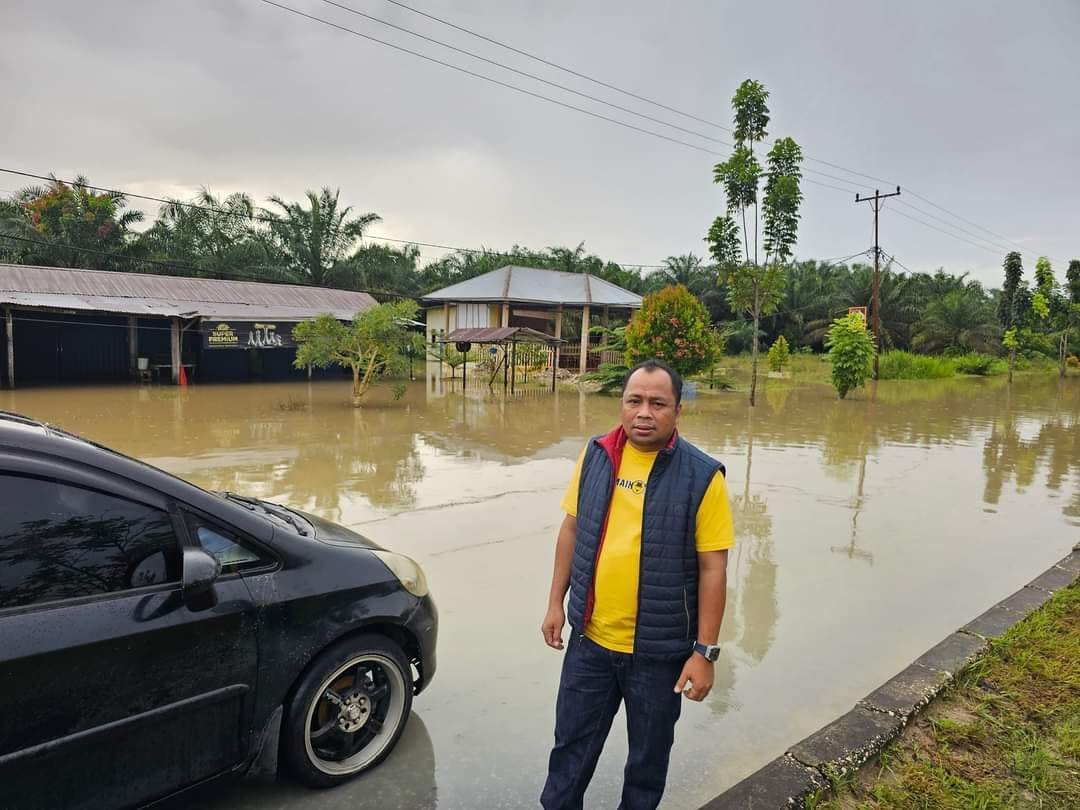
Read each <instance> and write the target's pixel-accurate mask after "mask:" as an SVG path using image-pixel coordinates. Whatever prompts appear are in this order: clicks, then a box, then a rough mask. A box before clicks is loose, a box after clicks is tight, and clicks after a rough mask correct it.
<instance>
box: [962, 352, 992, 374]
mask: <svg viewBox="0 0 1080 810" xmlns="http://www.w3.org/2000/svg"><path fill="white" fill-rule="evenodd" d="M953 363H954V364H955V365H956V373H957V374H974V375H976V376H978V377H989V376H991V375H993V374H1004V373H1005V363H1004V361H1002V360H999V359H998V358H996V357H993V356H992V355H989V354H980V353H979V352H968V353H967V354H961V355H959V356H958V357H954V358H953Z"/></svg>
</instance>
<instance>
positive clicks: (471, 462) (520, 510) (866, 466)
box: [0, 376, 1080, 808]
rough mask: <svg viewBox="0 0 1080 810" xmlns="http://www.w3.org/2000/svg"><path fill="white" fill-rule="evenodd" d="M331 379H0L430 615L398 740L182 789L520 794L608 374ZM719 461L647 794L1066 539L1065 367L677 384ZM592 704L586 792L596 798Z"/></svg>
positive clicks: (849, 684)
mask: <svg viewBox="0 0 1080 810" xmlns="http://www.w3.org/2000/svg"><path fill="white" fill-rule="evenodd" d="M347 393H348V386H347V383H340V382H327V383H318V384H313V385H307V384H287V385H242V386H241V385H237V386H218V387H211V386H203V387H192V388H190V389H187V390H177V389H172V388H152V389H151V388H142V389H140V388H136V387H116V388H78V389H37V390H33V389H27V390H20V391H3V392H0V408H4V409H8V410H15V411H18V412H21V413H25V414H28V415H31V416H34V417H37V418H40V419H44V420H47V421H50V422H53V423H56V424H58V425H60V426H62V427H64V428H67V429H69V430H72V431H74V432H76V433H80V434H82V435H85V436H87V437H89V438H91V439H94V440H96V441H98V442H101V443H103V444H106V445H109V446H112V447H115V448H117V449H119V450H121V451H123V452H125V453H128V454H130V455H133V456H137V457H139V458H142V459H145V460H146V461H148V462H150V463H152V464H155V465H158V466H160V467H163V468H164V469H166V470H169V471H170V472H173V473H175V474H177V475H179V476H182V477H184V478H186V479H188V480H191V481H193V482H194V483H196V484H199V485H201V486H204V487H209V488H213V489H232V490H236V491H238V492H241V493H245V494H249V495H254V496H258V497H262V498H268V499H271V500H275V501H279V502H281V503H287V504H290V505H293V506H297V507H299V508H302V509H306V510H309V511H312V512H315V513H318V514H320V515H323V516H326V517H328V518H331V519H333V520H336V521H339V522H341V523H343V524H345V525H347V526H350V527H352V528H355V529H357V530H359V531H361V532H363V533H365V534H368V535H370V536H371V537H373V538H374V539H376V540H378V541H379V542H381V543H383V544H385V545H388V546H390V547H392V548H394V549H395V550H399V551H401V552H403V553H406V554H409V555H411V556H413V557H415V558H416V559H417V560H419V561H420V562H421V563H422V564H423V565H424V567H425V569H426V571H427V574H428V578H429V580H430V582H431V587H432V591H433V593H434V595H435V599H436V601H437V603H438V605H439V609H440V615H441V636H440V644H439V672H438V674H437V676H436V678H435V681H434V683H433V684H432V686H431V688H430V689H429V690H428V691H427V692H425V693H424V694H423V695H422V696H421V697H420V698H419V699H418V700H417V701H416V704H415V707H414V708H415V714H416V716H415V717H413V720H412V722H411V723H410V726H409V728H408V729H407V730H406V734H405V737H404V738H403V741H402V744H401V747H400V748H399V749H398V750H397V751H396V752H395V754H394V756H393V757H391V759H390V760H389V761H388V762H387V763H385V765H384V766H382V767H381V768H380V769H379V770H378V771H377V772H376V773H374V774H372V775H371V776H369V777H367V778H365V779H361V780H359V781H357V782H355V783H354V784H351V785H348V786H346V787H343V788H340V789H338V790H336V791H333V792H331V793H325V792H324V793H311V792H308V791H305V790H302V789H300V788H296V787H294V786H292V785H289V784H285V785H270V786H259V785H237V786H231V787H227V788H224V789H222V791H221V793H220V798H215V797H209V798H207V799H206V800H205V803H203V804H202V805H200V806H202V807H207V808H209V807H230V808H264V807H266V808H268V807H275V808H277V807H314V806H316V805H318V806H320V807H350V808H390V807H403V808H423V807H436V806H437V807H440V808H496V807H500V808H502V807H505V808H517V807H535V806H536V804H537V796H538V795H539V791H540V787H541V785H542V782H543V779H544V775H545V767H546V758H547V753H548V749H549V745H550V742H551V739H552V725H553V719H554V718H553V712H554V709H553V701H554V697H555V690H556V685H557V678H558V669H559V665H560V655H559V654H558V653H556V652H554V651H552V650H549V649H548V648H546V647H545V646H544V644H543V642H542V641H541V638H540V633H539V624H540V620H541V618H542V616H543V612H544V607H545V603H546V595H547V589H548V585H549V582H550V570H551V563H552V551H553V546H554V540H555V531H556V526H557V525H558V523H559V521H560V520H561V517H562V515H561V513H560V511H559V500H560V496H561V493H562V489H563V487H564V486H565V483H566V479H567V477H568V476H569V474H570V472H571V469H572V466H573V462H574V459H575V458H576V456H577V453H578V451H579V450H580V448H581V446H582V443H583V442H584V441H585V440H586V438H587V437H588V436H590V435H593V434H596V433H600V432H603V431H606V430H608V429H609V428H610V427H611V426H612V425H613V424H614V422H615V420H616V419H617V414H618V405H617V401H616V400H614V399H611V398H605V397H599V396H586V395H583V394H578V393H576V392H566V391H560V392H558V393H557V394H555V395H552V394H550V393H548V392H541V391H535V390H529V391H526V392H519V395H518V396H517V397H516V398H513V399H506V398H503V397H502V396H501V394H496V395H492V394H488V393H487V392H486V390H481V389H477V390H475V391H473V390H470V391H469V393H468V395H467V396H462V395H461V393H460V392H458V393H451V394H448V395H446V396H435V395H434V394H432V392H431V391H430V389H429V387H428V386H426V385H425V384H424V383H415V384H413V385H412V386H411V387H410V388H409V389H408V391H407V393H406V394H405V396H404V398H403V399H402V400H401V401H399V402H393V401H391V399H390V397H389V394H388V393H387V392H385V391H379V392H377V393H376V394H374V395H373V396H372V399H371V402H370V403H369V406H368V407H365V408H364V409H363V410H360V411H354V410H352V409H351V408H350V407H348V402H347ZM681 429H682V431H683V433H684V434H685V435H686V436H687V437H688V438H689V439H690V440H692V441H694V442H695V443H697V444H698V445H699V446H701V447H702V448H704V449H705V450H707V451H708V452H709V453H711V454H713V455H715V456H716V457H718V458H720V459H721V460H722V461H724V462H725V464H726V465H727V470H728V481H729V488H730V490H731V493H732V496H733V500H734V504H733V505H734V509H735V516H736V528H737V532H738V546H737V548H736V549H735V551H734V552H733V554H732V557H731V568H730V572H729V579H730V593H729V597H728V614H727V616H726V618H725V620H724V627H723V632H722V643H723V645H724V654H723V656H722V657H721V659H720V662H719V663H718V665H717V680H716V686H715V688H714V691H713V694H712V695H711V696H710V698H709V699H708V700H707V702H706V703H704V704H702V705H691V704H688V705H687V706H686V707H685V708H684V711H683V719H682V720H681V721H680V724H679V727H678V730H677V740H676V745H675V750H674V752H673V757H672V768H671V773H670V777H669V783H668V792H667V796H666V800H665V802H664V806H665V807H670V808H695V807H698V806H699V805H700V804H702V803H703V802H704V801H706V800H707V799H709V798H711V797H712V796H714V795H716V793H718V792H719V791H721V790H723V789H724V788H725V787H727V786H729V785H730V784H732V783H733V782H735V781H737V780H738V779H740V778H741V777H743V776H745V775H747V774H749V773H750V772H752V771H753V770H755V769H756V768H758V767H760V766H761V765H763V764H764V763H765V762H767V761H768V760H770V759H771V758H773V757H775V756H776V755H777V754H779V753H781V752H782V751H783V750H784V749H785V748H786V747H787V746H789V745H790V744H791V743H793V742H795V741H797V740H799V739H801V738H802V737H803V736H805V735H806V734H808V733H810V732H812V731H814V730H815V729H817V728H818V727H819V726H821V725H822V724H824V723H826V722H828V721H829V720H831V719H833V718H834V717H836V716H837V715H839V714H841V713H843V712H845V711H847V710H848V709H849V708H850V707H851V706H852V704H853V703H854V702H855V701H856V700H857V699H859V698H860V697H862V696H863V695H865V694H866V693H867V692H869V691H870V690H871V689H873V688H874V687H876V686H878V685H879V684H880V683H881V682H883V681H884V680H886V679H887V678H889V677H890V676H892V675H893V674H894V673H895V672H897V671H898V670H900V669H902V668H903V667H905V666H906V665H907V664H908V663H910V662H911V661H912V660H913V659H914V658H915V657H917V656H918V655H919V654H920V653H922V652H923V651H924V650H925V649H927V648H928V647H930V646H931V645H933V644H934V643H936V642H937V641H938V640H939V639H941V638H942V637H943V636H945V635H946V634H947V633H949V632H950V631H952V630H953V629H955V628H956V627H957V626H959V625H960V624H962V623H964V622H966V621H967V620H969V619H971V618H973V617H974V616H976V615H977V614H979V613H980V612H982V611H983V610H985V609H986V608H987V607H989V606H990V605H991V604H992V603H994V602H995V601H997V600H999V599H1001V598H1002V597H1004V596H1006V595H1008V594H1009V593H1011V592H1012V591H1013V590H1015V589H1016V588H1018V587H1020V586H1021V585H1023V584H1024V583H1026V582H1028V581H1029V580H1030V579H1032V578H1033V577H1035V576H1036V575H1037V574H1039V573H1040V572H1041V571H1043V570H1044V569H1045V568H1046V567H1047V566H1049V565H1051V564H1052V563H1053V562H1054V561H1056V560H1057V559H1059V558H1061V557H1062V556H1064V554H1065V553H1066V552H1067V551H1068V550H1069V548H1070V547H1071V546H1072V545H1073V543H1075V542H1076V541H1077V539H1080V380H1077V379H1075V378H1074V379H1072V380H1067V381H1064V382H1060V381H1059V380H1057V378H1056V377H1050V376H1046V377H1038V378H1035V377H1028V378H1020V379H1018V381H1017V382H1016V383H1015V384H1014V385H1013V386H1012V387H1011V389H1010V388H1009V387H1008V386H1006V385H1005V384H1004V380H1000V379H993V380H943V381H932V382H926V383H883V384H881V385H880V386H879V388H878V389H877V391H876V392H873V395H872V392H870V391H866V392H861V393H860V394H859V395H858V398H856V399H852V400H849V401H846V402H838V401H837V400H836V398H835V394H834V393H833V392H832V390H831V389H827V388H824V387H807V388H801V389H794V390H766V391H765V393H764V395H763V396H761V397H760V404H759V407H758V408H757V409H756V411H754V412H753V413H752V414H751V413H750V410H749V408H748V407H747V404H746V402H745V399H744V397H743V395H735V394H715V395H714V394H705V393H703V394H700V395H699V396H697V397H696V398H694V399H691V400H688V401H687V402H686V403H685V409H684V413H683V417H682V420H681ZM624 754H625V731H624V729H623V728H622V727H621V723H620V721H619V720H616V723H615V727H614V729H613V732H612V735H611V738H610V740H609V743H608V747H607V749H606V750H605V753H604V755H603V757H602V758H601V762H600V766H599V768H598V770H597V774H596V778H595V779H594V781H593V787H592V788H591V791H590V793H589V795H588V797H587V802H586V803H587V805H589V806H602V807H612V806H614V805H616V804H617V803H618V792H619V785H620V782H621V775H622V766H623V756H624Z"/></svg>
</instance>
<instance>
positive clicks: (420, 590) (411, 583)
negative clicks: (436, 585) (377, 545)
mask: <svg viewBox="0 0 1080 810" xmlns="http://www.w3.org/2000/svg"><path fill="white" fill-rule="evenodd" d="M371 553H372V554H374V555H375V556H376V557H378V558H379V559H380V560H382V563H383V565H385V566H386V567H387V568H389V569H390V571H391V573H393V575H394V576H395V577H397V578H398V581H399V582H400V583H401V587H403V588H404V589H405V590H407V591H408V592H409V593H411V594H412V595H413V596H427V594H428V584H427V577H425V576H424V569H422V568H421V567H420V566H419V565H418V564H417V563H416V561H414V560H411V559H409V558H408V557H406V556H404V555H403V554H394V553H393V552H390V551H374V550H373V551H372V552H371Z"/></svg>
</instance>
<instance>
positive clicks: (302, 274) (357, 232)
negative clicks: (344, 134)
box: [266, 187, 381, 287]
mask: <svg viewBox="0 0 1080 810" xmlns="http://www.w3.org/2000/svg"><path fill="white" fill-rule="evenodd" d="M340 193H341V192H340V190H338V191H331V190H330V189H329V188H326V187H323V189H322V192H321V193H319V194H316V193H315V192H314V191H309V192H307V195H306V196H307V202H308V207H307V208H305V207H304V206H303V204H302V203H298V202H291V203H287V202H285V201H284V200H282V199H281V198H280V197H277V196H274V197H270V202H271V203H273V204H274V205H276V206H277V207H278V208H279V209H281V210H280V212H273V211H267V212H266V213H267V215H268V216H269V217H271V220H270V223H269V224H270V232H271V234H272V235H273V237H274V240H275V242H276V243H277V246H278V247H279V249H280V250H281V252H282V254H283V256H284V259H285V268H286V270H287V271H288V272H289V273H290V274H291V275H292V276H293V277H294V278H295V279H297V280H299V281H305V282H308V283H310V284H315V285H318V286H320V287H333V286H344V287H350V286H355V278H354V277H353V273H352V272H351V270H350V268H349V267H348V266H347V265H345V264H344V260H345V258H346V257H347V256H348V255H349V253H351V252H352V249H353V247H354V245H355V244H356V242H357V241H358V240H359V239H361V238H362V237H363V235H364V230H365V229H366V228H367V227H368V226H369V225H373V224H375V223H376V222H379V221H380V219H381V217H379V215H378V214H371V213H369V214H360V215H359V216H355V217H350V216H349V213H350V212H351V211H352V208H351V207H349V206H345V207H344V208H339V207H338V195H339V194H340Z"/></svg>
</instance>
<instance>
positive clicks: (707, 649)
mask: <svg viewBox="0 0 1080 810" xmlns="http://www.w3.org/2000/svg"><path fill="white" fill-rule="evenodd" d="M694 652H698V653H701V654H702V655H703V656H705V659H706V660H707V661H710V662H711V663H714V664H715V663H716V659H717V658H719V657H720V645H719V644H702V643H701V642H700V641H695V642H694Z"/></svg>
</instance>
